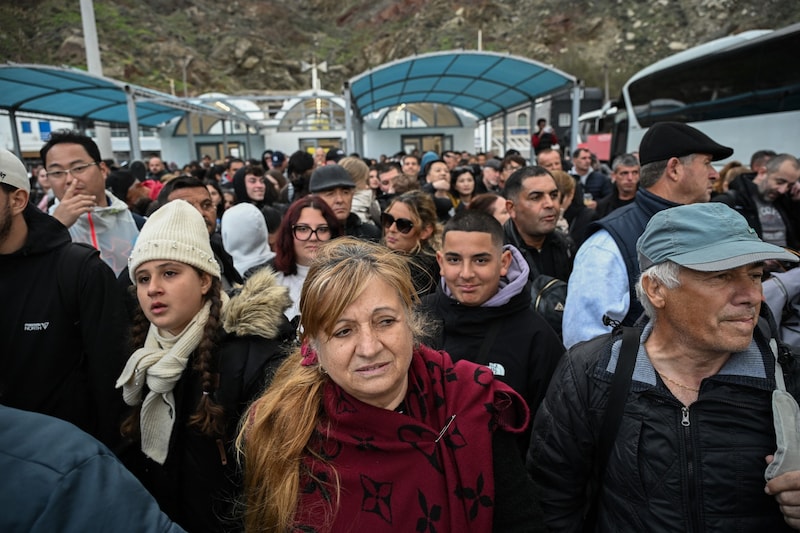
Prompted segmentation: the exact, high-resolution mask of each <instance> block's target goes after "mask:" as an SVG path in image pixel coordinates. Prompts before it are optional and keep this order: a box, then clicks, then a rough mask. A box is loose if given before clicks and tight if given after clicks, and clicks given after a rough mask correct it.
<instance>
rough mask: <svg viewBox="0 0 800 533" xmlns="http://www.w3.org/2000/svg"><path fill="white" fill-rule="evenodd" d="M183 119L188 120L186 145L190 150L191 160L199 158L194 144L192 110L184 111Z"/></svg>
mask: <svg viewBox="0 0 800 533" xmlns="http://www.w3.org/2000/svg"><path fill="white" fill-rule="evenodd" d="M183 120H184V121H185V122H186V147H187V149H188V151H189V161H194V160H195V159H196V158H197V153H196V149H195V146H194V127H193V126H192V112H191V111H187V112H186V113H184V115H183Z"/></svg>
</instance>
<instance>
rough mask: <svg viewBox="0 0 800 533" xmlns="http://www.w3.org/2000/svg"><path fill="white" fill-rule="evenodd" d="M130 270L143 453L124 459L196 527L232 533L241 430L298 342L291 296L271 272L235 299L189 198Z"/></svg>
mask: <svg viewBox="0 0 800 533" xmlns="http://www.w3.org/2000/svg"><path fill="white" fill-rule="evenodd" d="M128 267H129V275H130V277H131V280H132V281H133V284H134V288H135V290H136V296H137V300H138V303H139V309H137V317H135V319H134V326H133V328H132V332H131V341H132V345H133V347H134V348H135V351H134V352H133V354H132V355H131V357H130V359H129V360H128V363H127V365H126V366H125V369H124V371H123V373H122V375H121V376H120V377H119V379H118V381H117V387H121V388H122V391H123V398H124V399H125V402H126V403H127V404H128V405H131V406H133V407H134V410H133V412H132V414H131V416H130V417H129V418H128V419H127V420H126V421H125V422H124V423H123V427H122V431H123V434H124V435H125V436H126V437H128V438H130V439H131V441H132V442H133V443H138V444H139V446H138V448H139V449H138V450H136V452H135V453H131V454H129V457H128V458H127V459H126V457H125V456H123V461H124V462H126V464H128V466H129V468H130V469H131V470H132V471H133V472H134V474H136V475H137V476H138V477H139V479H140V480H141V481H142V483H143V484H144V485H145V487H147V488H148V490H150V492H151V493H153V495H154V496H155V498H156V500H158V502H159V504H160V505H161V508H162V509H163V510H164V511H165V512H166V513H167V514H168V515H169V516H170V518H172V519H173V520H174V521H175V522H177V523H178V524H180V525H181V526H182V527H184V528H185V529H187V530H189V531H217V530H225V529H228V528H230V527H231V524H230V523H227V522H228V521H229V520H230V519H231V518H232V514H233V513H232V510H231V509H232V506H231V502H232V501H233V500H234V499H235V497H236V496H237V494H238V480H237V476H236V472H235V469H234V468H233V463H235V461H233V460H232V459H233V457H232V456H230V451H231V450H232V447H231V444H232V439H233V436H234V435H233V432H234V431H235V429H236V427H237V425H238V419H239V416H240V415H241V413H242V411H243V409H244V407H246V405H247V404H248V403H249V402H250V400H252V398H253V396H254V395H255V394H256V393H258V392H260V391H261V389H263V387H264V385H265V379H266V376H267V374H268V368H269V367H272V366H276V365H277V364H278V363H279V362H280V359H282V356H283V355H284V353H285V344H288V342H289V341H290V340H291V339H292V337H293V330H292V328H291V326H290V325H289V323H288V321H287V320H286V318H285V317H284V315H283V311H284V309H285V308H286V307H288V305H289V303H290V300H289V296H288V291H287V290H286V289H285V288H284V287H280V286H278V284H277V283H276V282H275V279H274V274H273V273H272V272H271V271H270V270H269V269H266V270H265V271H264V273H262V274H261V276H260V277H255V276H254V277H253V278H254V279H253V280H250V281H248V284H247V285H246V286H245V287H244V288H243V289H242V290H241V291H240V293H239V294H238V295H237V296H236V297H235V298H234V299H232V300H231V301H230V302H228V296H227V295H226V294H225V292H223V290H222V287H221V282H220V268H219V264H218V263H217V260H216V259H215V257H214V253H213V251H212V249H211V245H210V243H209V236H208V231H207V228H206V224H205V222H204V220H203V218H202V216H201V215H200V213H199V212H198V211H197V210H196V209H195V208H194V207H193V206H192V205H191V204H189V203H187V202H185V201H183V200H173V201H172V202H169V203H167V204H166V205H164V206H163V207H161V208H160V209H158V210H157V211H155V212H154V213H153V214H152V216H151V217H150V218H149V219H148V221H147V222H146V224H145V225H144V227H143V228H142V230H141V232H140V234H139V237H138V239H137V241H136V244H135V246H134V249H133V251H132V252H131V255H130V258H129V260H128ZM254 316H255V317H256V318H253V317H254ZM139 451H140V452H141V453H139Z"/></svg>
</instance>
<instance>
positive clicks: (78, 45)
mask: <svg viewBox="0 0 800 533" xmlns="http://www.w3.org/2000/svg"><path fill="white" fill-rule="evenodd" d="M94 8H95V14H96V20H97V28H98V34H99V41H100V48H101V59H102V62H103V68H104V73H105V74H106V75H107V76H110V77H114V78H118V79H125V80H128V81H131V82H133V83H137V84H140V85H144V86H147V87H151V88H154V89H158V90H161V91H165V92H169V91H170V88H171V83H172V84H174V87H175V91H176V93H177V94H183V91H184V87H183V82H182V80H183V66H184V64H185V63H186V62H187V60H188V61H189V62H188V68H187V69H186V74H187V87H186V89H187V92H188V94H190V95H195V94H200V93H204V92H209V91H221V92H226V93H229V94H242V93H247V94H252V93H262V92H270V91H278V92H281V91H287V90H299V89H307V88H309V87H310V74H309V73H308V72H303V71H302V69H301V65H302V63H303V62H311V61H312V58H316V60H317V61H327V62H328V65H329V66H330V68H329V69H328V72H327V73H323V74H321V80H322V87H323V88H324V89H327V90H330V91H333V92H339V91H340V90H341V87H342V81H343V80H345V79H347V78H349V77H351V76H353V75H356V74H359V73H361V72H363V71H364V70H365V69H368V68H371V67H374V66H377V65H380V64H382V63H384V62H386V61H391V60H394V59H399V58H402V57H406V56H408V55H411V54H414V53H426V52H432V51H438V50H446V49H453V48H468V49H476V48H477V47H478V42H479V34H480V40H481V42H482V47H483V49H484V50H489V51H497V52H508V53H511V54H515V55H520V56H524V57H528V58H531V59H535V60H538V61H541V62H544V63H549V64H553V65H555V66H556V67H558V68H560V69H562V70H564V71H567V72H569V73H572V74H574V75H576V76H577V77H579V78H581V79H583V80H585V82H586V84H587V85H590V86H592V85H593V86H600V87H602V86H603V83H604V68H607V69H608V77H609V84H610V87H611V91H612V94H613V93H615V92H616V91H618V89H619V87H620V86H621V85H622V83H623V82H624V80H625V79H627V77H629V76H630V75H631V74H632V73H633V72H635V71H636V70H638V69H640V68H641V67H643V66H645V65H647V64H649V63H651V62H652V61H654V60H656V59H659V58H662V57H664V56H666V55H669V54H670V53H673V52H675V51H678V50H682V49H685V48H687V47H690V46H693V45H695V44H698V43H701V42H705V41H708V40H710V39H714V38H717V37H720V36H723V35H727V34H730V33H736V32H740V31H743V30H747V29H754V28H776V27H782V26H786V25H789V24H792V23H795V22H800V2H798V1H797V0H595V1H585V0H559V1H557V2H553V1H552V0H463V1H461V2H457V1H451V0H400V1H395V2H392V1H388V0H291V1H287V2H277V1H274V0H229V1H225V2H219V1H216V0H169V1H167V0H115V1H110V0H94ZM0 20H2V21H3V22H2V24H0V57H4V58H6V60H8V61H14V62H20V63H45V64H55V65H62V64H65V65H73V66H78V67H82V68H84V67H85V64H86V60H85V55H84V43H83V32H82V26H81V17H80V6H79V2H78V1H77V0H73V1H69V2H64V1H63V0H25V1H24V2H14V3H12V2H9V1H5V2H0ZM171 80H172V81H171Z"/></svg>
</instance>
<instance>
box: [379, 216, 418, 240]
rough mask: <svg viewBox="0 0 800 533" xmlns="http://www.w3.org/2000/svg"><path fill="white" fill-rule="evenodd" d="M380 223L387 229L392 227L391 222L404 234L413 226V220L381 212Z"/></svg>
mask: <svg viewBox="0 0 800 533" xmlns="http://www.w3.org/2000/svg"><path fill="white" fill-rule="evenodd" d="M381 224H382V225H383V228H384V229H389V228H391V227H392V224H395V225H396V226H397V231H399V232H400V233H402V234H403V235H405V234H406V233H408V232H409V231H411V228H413V227H414V222H413V221H411V220H408V219H407V218H394V217H393V216H392V215H390V214H389V213H383V214H382V215H381Z"/></svg>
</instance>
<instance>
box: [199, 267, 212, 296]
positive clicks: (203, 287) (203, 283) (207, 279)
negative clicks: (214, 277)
mask: <svg viewBox="0 0 800 533" xmlns="http://www.w3.org/2000/svg"><path fill="white" fill-rule="evenodd" d="M209 289H211V274H209V273H208V272H203V273H202V274H201V275H200V292H201V293H202V294H203V296H205V295H206V294H208V291H209Z"/></svg>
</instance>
